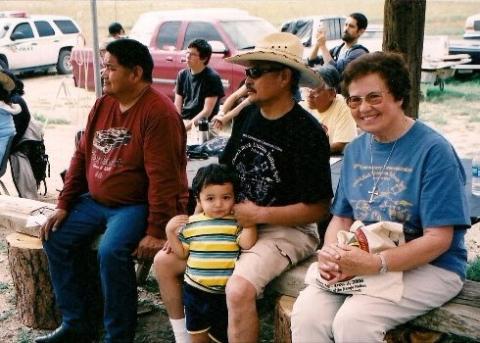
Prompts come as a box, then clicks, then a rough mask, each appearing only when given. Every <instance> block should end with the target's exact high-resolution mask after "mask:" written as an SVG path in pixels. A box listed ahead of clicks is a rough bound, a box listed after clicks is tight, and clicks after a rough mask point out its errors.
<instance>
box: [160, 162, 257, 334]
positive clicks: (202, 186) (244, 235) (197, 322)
mask: <svg viewBox="0 0 480 343" xmlns="http://www.w3.org/2000/svg"><path fill="white" fill-rule="evenodd" d="M237 186H238V181H237V178H236V177H235V174H233V173H232V171H230V170H229V169H228V167H227V166H225V165H220V164H210V165H208V166H206V167H202V168H200V169H199V170H198V172H197V175H196V176H195V178H194V179H193V184H192V190H193V193H194V194H195V198H196V200H197V202H198V204H199V206H200V207H201V208H202V210H203V213H201V214H197V215H193V216H191V217H188V216H186V215H179V216H176V217H173V218H172V219H171V220H170V221H169V223H168V224H167V228H166V231H167V238H168V242H169V244H170V247H171V249H172V251H173V252H174V253H175V255H177V257H179V258H180V259H187V269H186V271H185V277H184V284H183V303H184V306H185V318H186V323H187V330H188V333H189V334H190V337H191V340H192V342H209V341H210V338H211V339H212V340H213V341H214V342H227V341H228V339H227V324H228V312H227V303H226V298H225V285H226V284H227V281H228V279H229V277H230V275H232V272H233V268H234V266H235V261H236V260H237V258H238V255H239V253H240V249H250V248H251V247H252V246H253V245H254V244H255V242H256V240H257V230H256V227H255V226H253V227H250V228H243V229H241V228H240V227H239V226H238V224H237V222H236V221H235V217H234V216H233V215H232V210H233V205H234V204H235V194H236V189H237ZM174 329H175V328H174Z"/></svg>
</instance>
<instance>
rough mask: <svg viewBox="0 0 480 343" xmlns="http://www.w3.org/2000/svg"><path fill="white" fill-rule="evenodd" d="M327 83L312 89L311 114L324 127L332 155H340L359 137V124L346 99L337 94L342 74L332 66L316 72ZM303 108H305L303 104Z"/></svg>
mask: <svg viewBox="0 0 480 343" xmlns="http://www.w3.org/2000/svg"><path fill="white" fill-rule="evenodd" d="M316 71H317V72H318V74H319V75H320V76H321V77H322V78H323V80H324V81H325V83H324V84H323V85H321V86H319V87H317V88H314V89H311V90H310V92H309V93H308V96H307V104H308V109H309V111H310V113H311V114H312V115H313V116H314V117H315V118H316V119H317V120H318V121H319V122H320V123H321V124H322V125H323V127H324V129H325V130H326V132H327V136H328V141H329V143H330V153H331V154H332V155H339V154H342V153H343V149H344V148H345V146H346V145H347V144H348V143H350V142H351V141H352V140H353V139H354V138H355V137H356V136H357V124H355V120H353V117H352V112H351V111H350V108H349V107H348V106H347V103H346V102H345V99H344V98H343V96H341V95H340V94H337V91H336V89H337V88H338V85H339V83H340V74H339V73H338V71H337V70H336V69H335V68H334V67H332V66H328V65H327V66H323V67H320V68H318V69H317V70H316ZM302 106H304V107H305V104H304V103H303V104H302Z"/></svg>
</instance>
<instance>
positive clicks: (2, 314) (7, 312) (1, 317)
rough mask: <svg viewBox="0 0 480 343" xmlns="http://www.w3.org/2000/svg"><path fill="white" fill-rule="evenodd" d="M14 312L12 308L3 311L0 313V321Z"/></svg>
mask: <svg viewBox="0 0 480 343" xmlns="http://www.w3.org/2000/svg"><path fill="white" fill-rule="evenodd" d="M14 313H15V312H14V310H7V311H4V312H3V313H1V314H0V322H3V321H4V320H7V319H8V318H10V317H11V316H13V314H14Z"/></svg>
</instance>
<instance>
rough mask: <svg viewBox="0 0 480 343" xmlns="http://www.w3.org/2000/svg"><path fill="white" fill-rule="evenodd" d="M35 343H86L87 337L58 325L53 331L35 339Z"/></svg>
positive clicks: (88, 340)
mask: <svg viewBox="0 0 480 343" xmlns="http://www.w3.org/2000/svg"><path fill="white" fill-rule="evenodd" d="M35 342H36V343H88V342H91V341H90V339H89V338H88V336H87V335H85V334H82V333H80V332H77V331H75V330H74V329H70V328H67V327H65V326H63V325H60V326H59V327H58V328H57V329H56V330H55V331H52V332H50V333H49V334H47V335H45V336H40V337H37V338H35Z"/></svg>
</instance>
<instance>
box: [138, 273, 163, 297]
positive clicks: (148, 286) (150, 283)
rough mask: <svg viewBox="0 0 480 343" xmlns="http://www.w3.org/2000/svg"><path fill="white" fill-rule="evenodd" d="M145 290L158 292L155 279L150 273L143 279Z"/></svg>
mask: <svg viewBox="0 0 480 343" xmlns="http://www.w3.org/2000/svg"><path fill="white" fill-rule="evenodd" d="M142 287H143V288H144V289H145V290H146V291H147V292H150V293H159V291H160V290H159V288H158V283H157V280H155V278H154V277H153V276H152V274H151V273H150V274H149V275H148V277H147V279H146V280H145V284H144V285H143V286H142Z"/></svg>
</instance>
